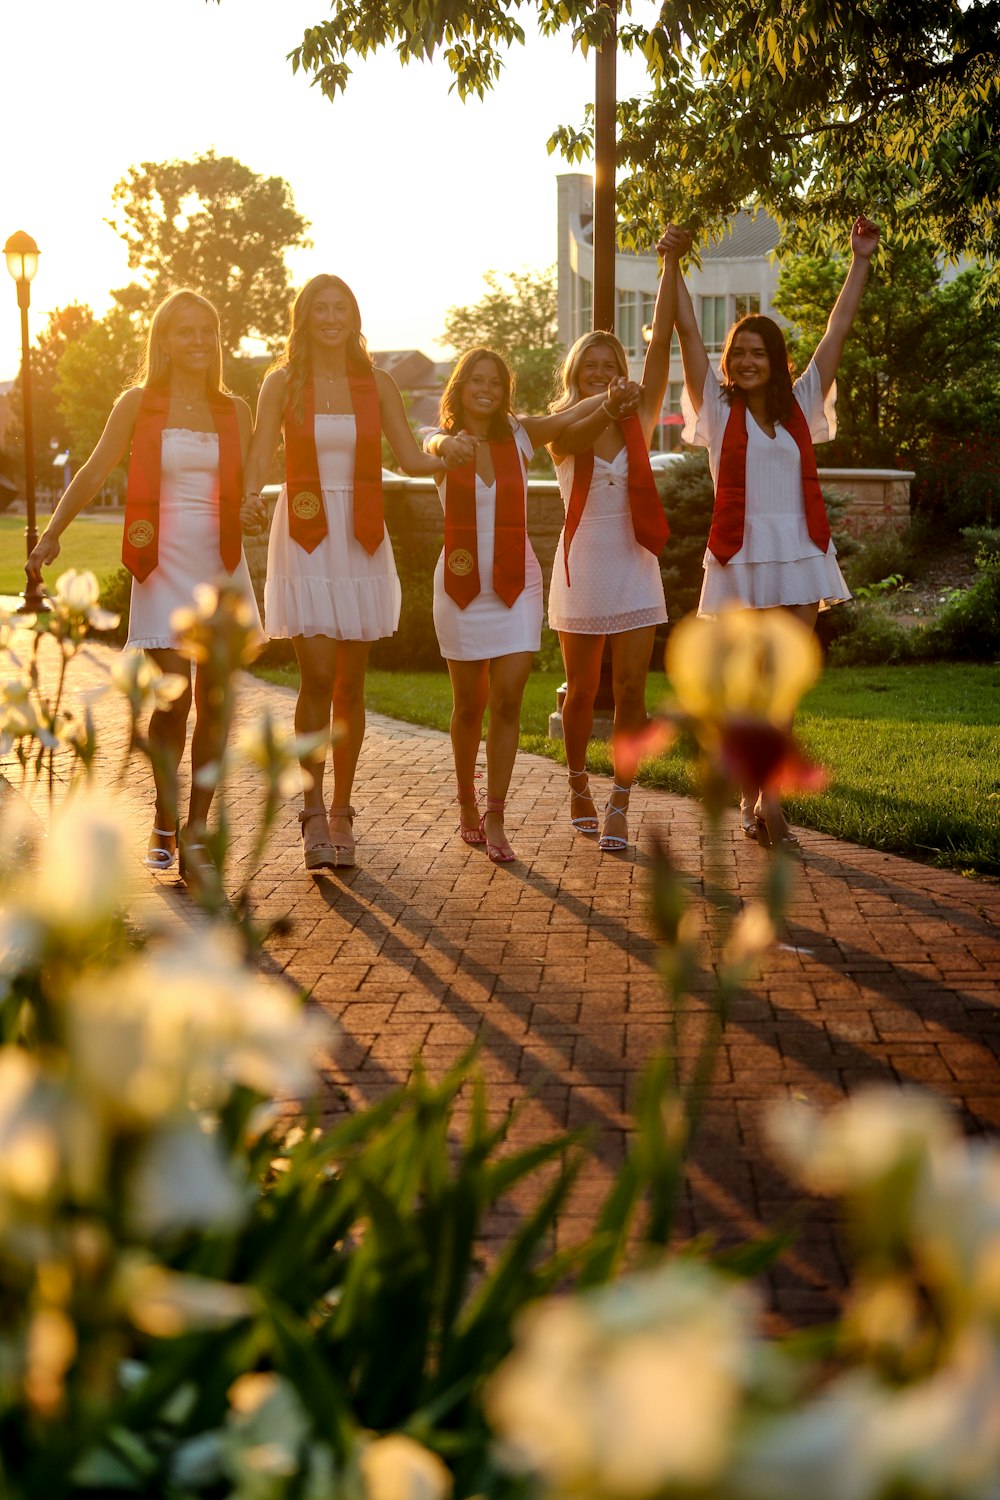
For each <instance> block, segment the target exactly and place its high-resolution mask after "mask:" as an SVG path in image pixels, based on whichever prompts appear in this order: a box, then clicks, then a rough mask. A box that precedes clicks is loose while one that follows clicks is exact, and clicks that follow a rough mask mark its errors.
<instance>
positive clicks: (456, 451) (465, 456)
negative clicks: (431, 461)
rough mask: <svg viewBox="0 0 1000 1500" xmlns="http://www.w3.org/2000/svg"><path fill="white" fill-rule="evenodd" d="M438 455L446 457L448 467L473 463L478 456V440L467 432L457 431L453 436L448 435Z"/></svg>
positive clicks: (445, 461) (445, 463) (458, 466)
mask: <svg viewBox="0 0 1000 1500" xmlns="http://www.w3.org/2000/svg"><path fill="white" fill-rule="evenodd" d="M438 456H439V457H440V458H443V459H444V465H445V468H446V469H458V468H461V466H462V464H468V463H471V462H472V460H473V459H474V458H475V456H476V440H475V438H474V437H470V436H469V434H468V433H467V432H456V433H455V434H454V436H452V437H446V438H445V439H444V441H443V442H442V443H441V445H440V447H439V449H438Z"/></svg>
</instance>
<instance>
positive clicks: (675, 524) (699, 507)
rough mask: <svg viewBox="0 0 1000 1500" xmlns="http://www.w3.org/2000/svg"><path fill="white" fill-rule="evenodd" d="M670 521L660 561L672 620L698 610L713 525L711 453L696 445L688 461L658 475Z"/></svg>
mask: <svg viewBox="0 0 1000 1500" xmlns="http://www.w3.org/2000/svg"><path fill="white" fill-rule="evenodd" d="M657 488H658V489H659V491H660V494H661V495H662V497H663V502H664V506H665V509H666V512H667V520H668V521H669V522H670V540H669V541H668V542H667V546H666V550H665V551H664V554H663V559H662V561H661V564H660V571H661V573H662V576H663V589H664V593H665V594H666V596H667V610H668V613H669V615H670V618H671V620H679V619H680V618H681V616H682V615H687V614H690V613H691V611H692V610H694V609H697V607H698V599H699V597H700V595H701V575H702V569H701V560H702V558H703V557H704V555H705V543H706V542H707V541H708V532H709V528H710V527H711V524H712V505H713V501H714V492H713V489H712V476H711V474H710V473H709V471H708V453H707V451H706V450H705V449H704V448H696V449H694V450H693V451H691V452H689V453H685V455H684V462H683V463H679V464H672V465H671V467H670V468H669V469H666V470H664V471H663V473H662V474H659V475H658V476H657Z"/></svg>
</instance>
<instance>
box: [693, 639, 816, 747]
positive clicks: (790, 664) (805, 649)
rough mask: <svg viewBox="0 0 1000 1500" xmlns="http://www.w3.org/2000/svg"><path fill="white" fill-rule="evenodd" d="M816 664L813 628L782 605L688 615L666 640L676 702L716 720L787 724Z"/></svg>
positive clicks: (811, 680) (813, 677)
mask: <svg viewBox="0 0 1000 1500" xmlns="http://www.w3.org/2000/svg"><path fill="white" fill-rule="evenodd" d="M821 665H822V659H821V656H820V649H819V645H818V643H817V641H816V637H815V635H814V633H813V632H812V631H811V630H809V629H808V627H807V626H805V625H803V624H801V623H800V622H799V621H798V620H796V619H795V617H794V616H793V615H790V614H787V613H786V612H785V611H784V610H758V609H748V610H731V611H729V612H727V613H726V614H722V615H718V616H716V618H714V619H704V618H702V619H699V618H698V617H697V616H695V615H688V616H687V617H686V618H685V619H683V620H681V621H680V622H679V624H677V625H675V626H674V629H673V630H672V631H671V633H670V639H669V641H668V642H667V675H668V676H669V678H670V681H671V683H672V685H673V689H674V692H675V693H676V695H677V701H678V703H679V704H680V706H681V708H682V709H683V710H684V712H685V713H686V714H688V715H689V716H690V717H691V718H692V719H706V720H709V721H710V722H712V723H715V724H721V723H723V722H725V721H726V720H729V719H735V720H737V721H742V720H748V721H750V722H754V723H762V724H774V725H777V726H778V727H779V728H780V727H784V726H785V725H787V724H789V723H790V722H791V719H792V715H793V714H794V713H795V709H796V707H797V706H798V702H799V699H800V698H801V697H802V695H803V693H804V692H806V690H807V689H808V688H810V687H812V685H813V683H814V682H815V681H816V680H817V678H818V677H819V674H820V667H821Z"/></svg>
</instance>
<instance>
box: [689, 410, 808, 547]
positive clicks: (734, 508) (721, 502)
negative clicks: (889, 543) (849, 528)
mask: <svg viewBox="0 0 1000 1500" xmlns="http://www.w3.org/2000/svg"><path fill="white" fill-rule="evenodd" d="M781 425H782V426H783V427H784V429H785V431H786V432H788V433H790V434H791V436H792V437H793V438H794V439H795V442H796V444H797V445H798V450H799V456H800V459H801V462H802V494H803V497H804V500H805V508H806V528H807V530H808V532H809V536H810V539H811V540H812V541H814V542H815V543H816V546H817V547H818V548H819V550H820V551H821V552H825V551H826V550H827V548H828V547H829V545H830V522H829V521H828V520H827V515H826V505H825V504H824V502H823V491H822V490H821V489H820V485H819V475H818V474H817V472H816V450H815V449H814V448H813V442H812V438H811V436H810V434H809V424H808V422H807V421H806V419H805V413H804V412H803V410H802V408H801V406H800V405H799V403H798V402H797V401H796V400H795V398H794V397H793V398H792V408H791V411H790V412H789V414H788V418H787V420H786V421H784V422H782V424H781ZM746 508H747V405H746V402H745V401H740V400H738V399H736V400H734V401H733V403H732V407H731V409H730V412H729V416H728V418H727V419H726V430H725V432H724V433H723V435H722V453H721V455H720V458H719V477H718V481H717V483H716V486H715V507H714V509H713V511H712V529H711V531H710V532H709V534H708V550H709V552H711V554H712V556H713V557H714V558H716V560H717V561H718V562H720V563H722V564H725V563H727V562H729V560H730V558H732V557H735V555H736V553H737V552H738V551H739V550H740V548H741V547H742V546H743V527H744V522H745V519H746Z"/></svg>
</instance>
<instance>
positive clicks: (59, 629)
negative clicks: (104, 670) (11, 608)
mask: <svg viewBox="0 0 1000 1500" xmlns="http://www.w3.org/2000/svg"><path fill="white" fill-rule="evenodd" d="M100 597H101V586H100V584H99V583H98V581H97V577H96V574H94V573H91V572H90V571H89V570H85V571H83V572H78V571H77V569H76V568H68V569H67V571H66V572H65V573H60V575H59V577H58V578H57V579H56V591H55V593H54V594H53V595H52V596H51V601H50V607H51V611H52V612H51V614H50V616H49V625H48V629H49V634H50V635H54V636H55V637H56V638H57V639H58V640H62V641H68V642H71V643H73V644H74V645H76V644H79V642H80V641H82V640H83V638H84V636H85V635H86V634H87V631H88V630H114V628H115V626H116V625H117V624H118V620H119V618H120V617H119V616H118V615H115V614H112V613H111V612H110V611H109V610H106V609H101V607H100V604H99V602H98V601H99V600H100Z"/></svg>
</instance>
